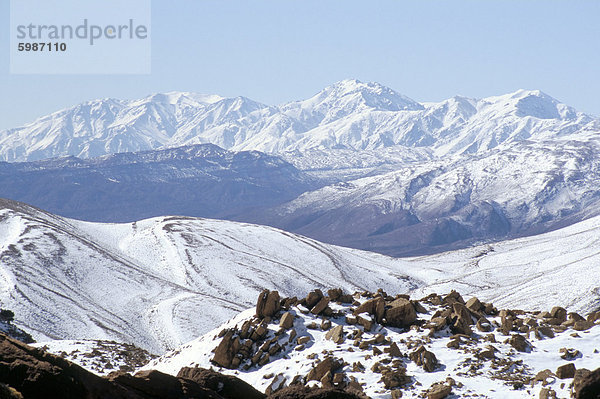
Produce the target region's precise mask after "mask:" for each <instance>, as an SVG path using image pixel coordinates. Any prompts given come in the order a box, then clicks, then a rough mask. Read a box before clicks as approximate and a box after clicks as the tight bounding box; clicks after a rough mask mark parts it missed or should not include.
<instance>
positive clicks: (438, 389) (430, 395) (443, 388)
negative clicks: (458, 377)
mask: <svg viewBox="0 0 600 399" xmlns="http://www.w3.org/2000/svg"><path fill="white" fill-rule="evenodd" d="M451 393H452V387H451V386H450V385H446V384H444V383H441V382H438V383H435V384H433V385H432V386H431V388H429V389H428V390H427V399H444V398H445V397H447V396H448V395H450V394H451Z"/></svg>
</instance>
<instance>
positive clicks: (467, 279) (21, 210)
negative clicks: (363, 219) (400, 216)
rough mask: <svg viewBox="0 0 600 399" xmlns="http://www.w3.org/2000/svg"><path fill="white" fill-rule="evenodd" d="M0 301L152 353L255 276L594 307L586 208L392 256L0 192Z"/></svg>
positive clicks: (25, 321)
mask: <svg viewBox="0 0 600 399" xmlns="http://www.w3.org/2000/svg"><path fill="white" fill-rule="evenodd" d="M0 212H1V218H0V265H1V269H0V271H1V279H0V303H1V304H2V307H3V308H8V309H11V310H12V311H14V313H15V324H17V325H18V326H20V327H22V328H24V329H25V330H26V331H30V332H31V333H32V335H33V336H34V338H35V339H37V340H41V339H48V338H51V339H115V340H118V341H124V342H129V343H133V344H136V345H138V346H140V347H142V348H144V349H148V350H151V351H153V352H155V353H156V352H158V353H160V352H162V351H164V350H165V349H169V348H173V347H175V346H177V345H179V344H181V343H183V342H187V341H189V340H191V339H193V338H195V337H197V336H199V335H200V334H202V333H205V332H207V331H209V330H210V329H211V328H214V327H216V326H217V325H219V324H220V323H222V322H223V321H225V320H227V319H229V318H231V317H232V316H234V315H235V314H237V313H238V312H239V311H241V310H243V309H246V308H248V307H250V306H252V305H253V304H254V303H255V298H256V295H257V294H258V293H259V292H260V291H261V290H262V289H264V288H268V289H272V290H278V291H279V292H280V293H281V294H282V295H286V296H299V297H300V296H304V295H305V294H306V292H308V291H309V290H311V289H313V288H315V287H316V288H322V289H327V288H331V287H342V288H344V289H345V290H347V291H350V292H354V291H356V290H371V291H374V290H376V289H379V288H382V289H384V290H386V291H387V292H390V293H408V292H417V293H419V294H421V293H422V294H424V293H427V292H428V291H430V290H435V291H438V292H444V291H449V290H450V289H453V288H457V287H458V288H460V289H461V291H462V292H463V293H464V294H465V295H470V294H471V293H477V296H479V297H480V298H481V299H482V300H486V301H492V302H494V303H495V304H496V305H497V306H502V307H504V306H512V307H521V306H522V307H527V308H528V309H532V310H533V309H545V308H547V307H548V306H549V301H550V302H551V304H552V305H558V306H564V307H566V308H567V309H568V310H569V311H579V312H588V311H591V310H594V309H596V308H598V306H599V304H600V299H599V298H600V292H599V289H598V287H599V285H598V278H596V277H597V276H599V275H600V269H599V268H598V267H599V266H598V264H600V263H599V262H598V260H599V259H600V254H599V253H600V243H599V242H598V239H597V237H599V236H600V218H592V219H589V220H587V221H585V222H582V223H578V224H575V225H573V226H570V227H567V228H564V229H561V230H557V231H555V232H552V233H547V234H543V235H540V236H535V237H530V238H522V239H518V240H511V241H507V242H502V243H497V244H490V245H484V246H479V247H474V248H470V249H467V250H461V251H456V252H448V253H443V254H439V255H435V256H425V257H419V258H406V259H394V258H389V257H386V256H383V255H378V254H374V253H369V252H364V251H359V250H353V249H348V248H342V247H336V246H332V245H327V244H322V243H320V242H318V241H315V240H311V239H308V238H306V237H302V236H298V235H295V234H290V233H287V232H284V231H281V230H277V229H273V228H269V227H264V226H257V225H251V224H244V223H236V222H228V221H217V220H208V219H198V218H182V217H161V218H154V219H147V220H143V221H140V222H135V223H127V224H99V223H89V222H79V221H75V220H70V219H64V218H60V217H57V216H54V215H51V214H48V213H46V212H43V211H40V210H37V209H35V208H32V207H29V206H27V205H24V204H20V203H16V202H12V201H6V200H4V201H3V202H2V210H1V211H0Z"/></svg>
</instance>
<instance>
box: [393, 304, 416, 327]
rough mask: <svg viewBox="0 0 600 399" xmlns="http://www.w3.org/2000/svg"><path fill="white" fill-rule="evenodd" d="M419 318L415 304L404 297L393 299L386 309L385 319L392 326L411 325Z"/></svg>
mask: <svg viewBox="0 0 600 399" xmlns="http://www.w3.org/2000/svg"><path fill="white" fill-rule="evenodd" d="M416 320H417V312H416V311H415V308H414V306H413V304H412V303H411V302H410V301H409V300H408V299H404V298H398V299H396V300H394V301H392V302H391V303H390V304H389V306H386V309H385V321H386V323H387V325H389V326H392V327H410V326H411V325H412V324H413V323H414V322H415V321H416Z"/></svg>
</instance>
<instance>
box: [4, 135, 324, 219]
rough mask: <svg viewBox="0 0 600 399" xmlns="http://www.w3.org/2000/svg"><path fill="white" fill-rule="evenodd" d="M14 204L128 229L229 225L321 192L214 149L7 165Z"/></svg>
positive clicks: (267, 160) (261, 160) (269, 163)
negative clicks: (164, 223) (152, 221)
mask: <svg viewBox="0 0 600 399" xmlns="http://www.w3.org/2000/svg"><path fill="white" fill-rule="evenodd" d="M0 187H2V195H3V196H4V197H6V198H10V199H14V200H17V201H23V202H26V203H29V204H31V205H34V206H38V207H40V208H43V209H46V210H48V211H50V212H54V213H57V214H60V215H63V216H67V217H73V218H77V219H84V220H89V221H102V222H124V221H133V220H139V219H143V218H147V217H152V216H160V215H189V216H202V217H227V216H228V215H231V214H240V213H245V212H247V211H248V210H250V209H252V208H255V207H263V208H264V207H268V206H274V205H278V204H281V203H283V202H285V201H288V200H291V199H294V198H295V197H296V196H297V195H299V194H300V193H302V192H304V191H307V190H309V189H313V188H316V187H318V185H317V183H316V179H312V178H310V177H308V176H307V175H306V174H304V173H302V172H300V171H299V170H297V169H296V168H295V167H293V166H292V165H291V164H289V163H287V162H285V161H283V160H281V159H280V158H278V157H275V156H270V155H266V154H263V153H260V152H256V151H246V152H238V153H234V152H229V151H225V150H223V149H221V148H219V147H217V146H214V145H211V144H204V145H196V146H188V147H181V148H177V149H169V150H160V151H151V152H146V153H123V154H115V155H109V156H105V157H101V158H94V159H89V160H84V159H79V158H73V157H69V158H59V159H54V160H48V161H38V162H31V163H14V164H8V163H3V164H0Z"/></svg>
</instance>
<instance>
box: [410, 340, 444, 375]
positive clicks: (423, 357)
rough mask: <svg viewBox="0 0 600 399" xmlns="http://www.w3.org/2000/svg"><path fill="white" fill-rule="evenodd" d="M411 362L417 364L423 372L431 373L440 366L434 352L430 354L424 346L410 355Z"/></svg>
mask: <svg viewBox="0 0 600 399" xmlns="http://www.w3.org/2000/svg"><path fill="white" fill-rule="evenodd" d="M409 357H410V360H412V361H413V362H415V363H416V364H417V366H421V367H423V370H425V371H427V372H428V373H431V372H433V371H435V368H436V367H437V366H438V364H439V363H438V360H437V358H436V357H435V354H434V353H433V352H429V351H428V350H427V349H425V347H424V346H423V345H421V346H420V347H419V348H418V349H417V350H416V351H414V352H411V354H410V355H409Z"/></svg>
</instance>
